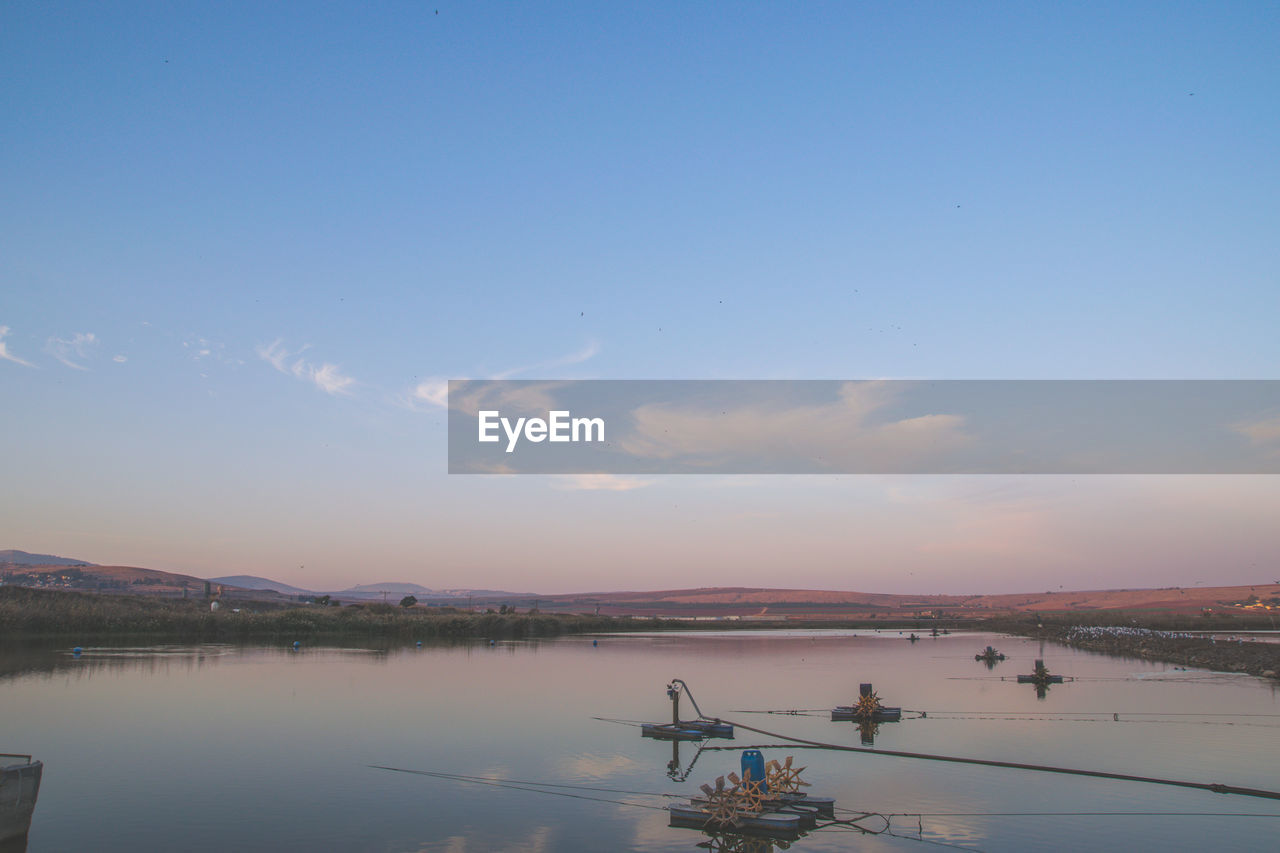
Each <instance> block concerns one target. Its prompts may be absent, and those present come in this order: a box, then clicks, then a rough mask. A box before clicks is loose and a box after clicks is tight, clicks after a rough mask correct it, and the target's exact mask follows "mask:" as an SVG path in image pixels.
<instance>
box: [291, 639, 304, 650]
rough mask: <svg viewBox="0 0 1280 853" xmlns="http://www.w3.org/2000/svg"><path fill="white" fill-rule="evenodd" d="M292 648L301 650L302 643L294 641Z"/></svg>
mask: <svg viewBox="0 0 1280 853" xmlns="http://www.w3.org/2000/svg"><path fill="white" fill-rule="evenodd" d="M293 647H294V648H295V649H298V648H302V643H300V642H298V641H297V640H294V641H293Z"/></svg>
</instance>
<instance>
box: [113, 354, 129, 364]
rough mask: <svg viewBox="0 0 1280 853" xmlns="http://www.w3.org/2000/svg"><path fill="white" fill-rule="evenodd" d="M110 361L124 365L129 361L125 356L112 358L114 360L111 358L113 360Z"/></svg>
mask: <svg viewBox="0 0 1280 853" xmlns="http://www.w3.org/2000/svg"><path fill="white" fill-rule="evenodd" d="M111 360H112V361H114V362H115V363H116V364H124V363H125V362H126V361H128V360H129V359H128V357H127V356H123V355H117V356H116V357H114V358H113V359H111Z"/></svg>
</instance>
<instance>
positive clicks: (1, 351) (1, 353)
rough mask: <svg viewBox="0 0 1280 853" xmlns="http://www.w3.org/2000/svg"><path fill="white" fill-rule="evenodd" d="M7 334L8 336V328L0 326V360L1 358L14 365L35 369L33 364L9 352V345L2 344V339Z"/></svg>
mask: <svg viewBox="0 0 1280 853" xmlns="http://www.w3.org/2000/svg"><path fill="white" fill-rule="evenodd" d="M8 334H9V327H8V326H0V358H3V359H4V360H5V361H12V362H13V363H14V364H21V365H24V366H26V367H35V365H34V364H32V363H31V362H29V361H27V360H26V359H24V358H18V356H16V355H14V354H13V353H11V352H9V345H8V344H6V343H5V342H4V339H5V337H7V336H8Z"/></svg>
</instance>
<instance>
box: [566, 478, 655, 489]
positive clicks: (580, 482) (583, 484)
mask: <svg viewBox="0 0 1280 853" xmlns="http://www.w3.org/2000/svg"><path fill="white" fill-rule="evenodd" d="M652 483H653V481H652V480H641V479H639V478H636V477H619V476H617V475H616V474H564V475H561V476H558V477H556V484H557V488H559V489H563V490H566V491H579V492H629V491H631V490H632V489H643V488H644V487H645V486H649V485H652Z"/></svg>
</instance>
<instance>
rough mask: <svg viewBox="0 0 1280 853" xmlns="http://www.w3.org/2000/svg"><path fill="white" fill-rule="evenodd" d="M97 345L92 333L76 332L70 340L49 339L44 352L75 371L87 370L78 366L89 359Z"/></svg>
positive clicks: (84, 366)
mask: <svg viewBox="0 0 1280 853" xmlns="http://www.w3.org/2000/svg"><path fill="white" fill-rule="evenodd" d="M97 345H98V337H97V336H96V335H95V334H94V333H93V332H76V333H75V334H74V335H72V336H71V337H70V338H59V337H51V338H49V341H48V343H46V344H45V346H44V350H45V352H47V353H49V355H51V356H53V357H54V358H56V359H57V360H58V361H60V362H62V363H63V364H65V365H66V366H67V367H74V368H75V369H76V370H88V369H89V368H88V366H86V365H83V364H80V363H79V361H84V360H86V359H88V358H89V354H90V352H91V351H92V350H93V348H94V347H95V346H97Z"/></svg>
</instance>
